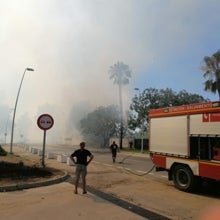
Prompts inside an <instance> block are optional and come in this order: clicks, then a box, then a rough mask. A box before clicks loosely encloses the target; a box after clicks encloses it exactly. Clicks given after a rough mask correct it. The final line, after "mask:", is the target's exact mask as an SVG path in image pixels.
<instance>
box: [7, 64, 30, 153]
mask: <svg viewBox="0 0 220 220" xmlns="http://www.w3.org/2000/svg"><path fill="white" fill-rule="evenodd" d="M26 71H34V69H32V68H26V69H25V70H24V73H23V76H22V78H21V83H20V86H19V88H18V93H17V98H16V101H15V107H14V113H13V119H12V126H11V144H10V153H12V147H13V135H14V123H15V114H16V109H17V104H18V97H19V94H20V91H21V86H22V83H23V80H24V76H25V73H26Z"/></svg>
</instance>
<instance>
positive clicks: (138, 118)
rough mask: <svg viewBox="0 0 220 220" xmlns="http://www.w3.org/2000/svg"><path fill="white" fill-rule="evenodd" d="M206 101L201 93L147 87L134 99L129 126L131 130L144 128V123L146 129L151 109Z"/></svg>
mask: <svg viewBox="0 0 220 220" xmlns="http://www.w3.org/2000/svg"><path fill="white" fill-rule="evenodd" d="M205 101H209V100H208V99H205V98H203V97H202V96H200V95H197V94H191V93H188V92H187V91H185V90H181V91H180V92H179V93H176V92H175V91H173V90H172V89H170V88H166V89H160V90H158V89H155V88H147V89H145V90H144V91H143V92H142V93H139V95H135V96H134V97H133V99H132V103H131V105H130V112H129V120H128V127H129V129H131V130H135V129H136V128H143V127H142V126H143V125H144V130H146V129H147V126H148V123H147V122H148V111H149V110H150V109H156V108H163V107H168V106H177V105H185V104H191V103H199V102H205Z"/></svg>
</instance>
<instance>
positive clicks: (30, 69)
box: [26, 68, 34, 71]
mask: <svg viewBox="0 0 220 220" xmlns="http://www.w3.org/2000/svg"><path fill="white" fill-rule="evenodd" d="M26 70H27V71H34V69H32V68H26Z"/></svg>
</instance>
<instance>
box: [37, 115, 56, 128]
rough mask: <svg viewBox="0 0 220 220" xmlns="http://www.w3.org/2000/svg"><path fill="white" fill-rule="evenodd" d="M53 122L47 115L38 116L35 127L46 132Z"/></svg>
mask: <svg viewBox="0 0 220 220" xmlns="http://www.w3.org/2000/svg"><path fill="white" fill-rule="evenodd" d="M53 124H54V120H53V118H52V116H50V115H48V114H43V115H40V116H39V117H38V119H37V125H38V127H39V128H40V129H42V130H48V129H50V128H52V127H53Z"/></svg>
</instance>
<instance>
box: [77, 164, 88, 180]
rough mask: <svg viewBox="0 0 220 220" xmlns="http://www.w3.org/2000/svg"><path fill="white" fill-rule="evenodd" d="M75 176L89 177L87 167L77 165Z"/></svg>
mask: <svg viewBox="0 0 220 220" xmlns="http://www.w3.org/2000/svg"><path fill="white" fill-rule="evenodd" d="M75 174H76V176H77V177H80V175H81V176H82V177H86V175H87V166H86V165H83V164H76V170H75Z"/></svg>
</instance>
